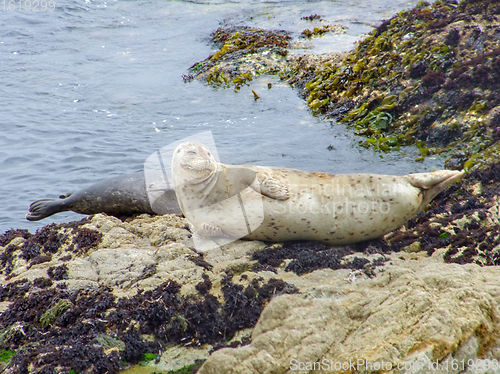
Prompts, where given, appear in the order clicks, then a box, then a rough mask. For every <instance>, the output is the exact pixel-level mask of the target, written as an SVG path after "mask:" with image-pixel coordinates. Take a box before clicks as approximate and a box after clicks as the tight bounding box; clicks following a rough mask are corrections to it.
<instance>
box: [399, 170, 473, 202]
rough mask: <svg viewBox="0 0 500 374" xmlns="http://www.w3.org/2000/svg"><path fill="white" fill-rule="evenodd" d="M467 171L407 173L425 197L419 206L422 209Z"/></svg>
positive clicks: (411, 181)
mask: <svg viewBox="0 0 500 374" xmlns="http://www.w3.org/2000/svg"><path fill="white" fill-rule="evenodd" d="M464 173H465V171H463V170H462V171H458V170H438V171H433V172H432V173H415V174H408V175H406V179H408V181H409V182H410V183H411V184H412V185H413V186H414V187H417V188H420V189H421V190H422V194H423V198H422V202H421V203H420V206H419V211H422V210H423V209H424V208H425V207H426V206H427V204H429V203H430V202H431V200H432V199H434V197H436V195H437V194H438V193H440V192H441V191H444V190H445V189H446V188H448V187H449V186H450V185H451V184H453V183H454V182H456V181H457V180H458V179H460V178H461V177H462V176H463V175H464Z"/></svg>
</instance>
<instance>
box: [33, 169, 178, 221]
mask: <svg viewBox="0 0 500 374" xmlns="http://www.w3.org/2000/svg"><path fill="white" fill-rule="evenodd" d="M66 211H73V212H76V213H80V214H97V213H106V214H108V215H112V216H116V217H121V216H130V215H133V214H141V213H149V214H169V213H172V214H181V210H180V208H179V205H178V204H177V199H176V197H175V191H174V189H173V188H172V189H167V190H165V191H164V192H163V194H162V195H161V196H160V197H159V198H157V199H156V200H155V201H154V204H153V206H151V204H150V200H149V197H148V193H147V189H146V182H145V179H144V172H137V173H133V174H125V175H121V176H118V177H113V178H109V179H106V180H103V181H101V182H98V183H95V184H93V185H90V186H89V187H87V188H84V189H82V190H79V191H77V192H75V193H72V194H65V195H61V196H60V197H59V198H58V199H41V200H37V201H35V202H33V203H32V204H31V205H30V207H29V212H28V213H27V214H26V219H27V220H28V221H38V220H41V219H44V218H46V217H49V216H51V215H53V214H56V213H59V212H66Z"/></svg>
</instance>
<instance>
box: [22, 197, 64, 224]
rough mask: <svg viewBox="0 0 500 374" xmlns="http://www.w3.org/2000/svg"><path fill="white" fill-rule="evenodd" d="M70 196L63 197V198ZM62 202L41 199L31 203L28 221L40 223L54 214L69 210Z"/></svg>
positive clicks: (27, 215) (27, 216)
mask: <svg viewBox="0 0 500 374" xmlns="http://www.w3.org/2000/svg"><path fill="white" fill-rule="evenodd" d="M63 196H64V198H65V197H67V196H68V195H62V196H61V198H62V197H63ZM61 200H62V199H61ZM61 200H55V199H41V200H37V201H35V202H33V203H31V205H30V208H29V211H28V213H27V214H26V216H25V217H26V219H27V220H28V221H39V220H41V219H44V218H47V217H49V216H51V215H53V214H56V213H59V212H64V211H67V210H69V209H68V208H66V206H65V204H64V203H63V202H62V201H61Z"/></svg>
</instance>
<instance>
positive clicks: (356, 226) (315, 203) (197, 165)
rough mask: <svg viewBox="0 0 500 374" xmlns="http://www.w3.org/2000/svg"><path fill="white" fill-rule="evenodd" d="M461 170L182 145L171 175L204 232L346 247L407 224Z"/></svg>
mask: <svg viewBox="0 0 500 374" xmlns="http://www.w3.org/2000/svg"><path fill="white" fill-rule="evenodd" d="M463 174H464V172H463V171H454V170H439V171H435V172H431V173H416V174H408V175H403V176H394V175H379V174H343V175H342V174H341V175H333V174H327V173H317V172H309V171H303V170H295V169H287V168H277V167H265V166H254V165H246V166H245V165H243V166H242V165H239V166H235V165H225V164H221V163H218V162H216V161H215V159H214V157H213V156H212V154H211V153H210V151H209V150H208V148H207V147H206V146H204V145H203V144H200V143H196V142H186V143H182V144H180V145H179V146H178V147H177V148H176V150H175V151H174V154H173V158H172V176H173V179H174V185H175V190H176V195H177V199H178V202H179V205H180V207H181V210H182V211H183V213H184V216H185V217H186V218H187V219H188V220H189V221H190V223H191V224H192V225H193V226H194V228H195V231H196V233H197V234H198V235H199V236H201V237H208V238H210V237H221V238H224V237H227V238H244V239H250V240H265V241H271V242H282V241H287V240H316V241H321V242H324V243H327V244H332V245H343V244H350V243H356V242H360V241H365V240H370V239H375V238H378V237H380V236H382V235H384V234H387V233H389V232H391V231H393V230H395V229H397V228H399V227H400V226H402V225H403V224H404V223H405V222H406V221H407V220H408V219H409V218H411V217H413V216H414V215H415V214H417V213H418V212H420V211H422V210H423V209H424V208H425V207H426V206H427V204H428V203H429V202H430V201H431V200H432V199H433V198H434V197H435V196H436V195H437V194H438V193H439V192H441V191H443V190H444V189H446V188H447V187H448V186H450V185H451V184H452V183H453V182H455V181H456V180H458V179H459V178H460V177H461V176H462V175H463Z"/></svg>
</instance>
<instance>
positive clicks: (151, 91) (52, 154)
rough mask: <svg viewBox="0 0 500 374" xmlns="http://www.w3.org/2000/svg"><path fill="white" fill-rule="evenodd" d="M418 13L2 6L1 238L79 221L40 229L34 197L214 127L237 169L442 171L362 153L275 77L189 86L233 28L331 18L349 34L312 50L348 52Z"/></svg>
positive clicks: (168, 5) (399, 157) (137, 162)
mask: <svg viewBox="0 0 500 374" xmlns="http://www.w3.org/2000/svg"><path fill="white" fill-rule="evenodd" d="M22 1H23V2H24V0H22ZM415 3H416V1H400V0H391V1H383V0H375V1H373V0H362V1H356V2H354V1H347V0H339V1H278V2H262V1H245V2H227V1H192V2H187V1H166V0H152V1H142V0H134V1H127V0H119V1H103V0H96V1H89V0H87V1H84V0H80V1H73V0H55V10H54V11H49V10H47V11H38V12H34V11H27V10H25V9H22V10H19V3H18V2H17V1H16V3H15V4H16V9H15V10H8V9H5V10H4V9H0V36H1V37H0V100H1V102H0V105H1V112H0V233H2V232H4V231H5V230H7V229H9V228H27V229H29V230H30V231H31V232H34V231H35V230H36V229H37V228H40V227H41V226H43V225H45V224H48V223H51V222H67V221H70V220H75V219H80V218H81V217H82V216H81V215H78V214H76V213H62V214H58V215H56V216H53V217H49V218H47V219H45V220H42V221H39V222H28V221H26V220H25V218H24V215H25V214H26V212H27V210H28V207H29V204H30V203H31V202H32V201H34V200H37V199H40V198H48V197H57V196H59V195H60V194H62V193H68V192H72V191H76V190H78V189H80V188H82V187H84V186H87V185H89V184H91V183H95V182H97V181H100V180H102V179H105V178H108V177H111V176H115V175H120V174H124V173H129V172H134V171H139V170H142V168H143V164H144V162H145V160H146V158H147V157H148V156H149V155H150V154H151V153H153V152H154V151H156V150H157V149H159V148H161V147H163V146H165V145H167V144H168V143H170V142H172V141H174V140H177V139H181V138H183V137H185V136H189V135H194V134H196V133H198V132H202V131H207V130H212V133H213V136H214V139H215V142H216V145H217V150H218V153H219V156H220V160H221V161H222V162H225V163H233V164H243V163H256V164H260V165H274V166H285V167H293V168H299V169H307V170H314V171H326V172H331V173H348V172H379V173H387V174H406V173H408V172H416V171H429V170H432V169H436V168H440V167H442V165H443V162H442V160H440V159H428V160H426V161H425V163H417V162H414V161H413V160H414V159H415V157H416V156H415V155H416V150H415V149H412V148H409V149H405V152H406V155H403V154H401V153H399V152H396V153H393V154H390V155H384V157H383V158H380V156H379V154H376V153H374V152H373V151H371V150H366V149H363V148H360V147H358V146H357V142H358V140H360V139H359V138H357V137H355V136H353V135H352V132H351V131H348V130H346V128H345V127H344V126H343V125H333V126H332V125H331V124H330V123H329V122H320V121H318V120H317V119H316V118H314V117H312V116H311V114H310V112H309V111H308V109H307V106H306V105H305V103H304V101H303V100H301V99H300V98H299V97H298V96H297V93H296V92H295V91H293V90H292V89H291V88H290V87H288V86H286V85H285V84H282V83H280V82H279V80H278V79H277V78H275V77H261V78H259V79H256V80H255V81H253V82H252V84H251V86H250V87H243V88H242V89H241V91H240V92H238V93H235V92H234V91H233V90H230V89H229V90H214V89H212V88H210V87H207V86H205V85H203V84H201V83H199V82H191V83H187V84H186V83H184V82H183V80H182V75H183V74H186V73H187V69H188V68H189V66H191V65H193V64H194V63H195V62H197V61H201V60H203V59H205V58H206V57H207V56H208V55H209V54H210V53H211V52H213V51H214V50H215V47H214V46H213V45H211V44H210V43H209V41H208V37H209V34H210V32H212V31H213V30H215V29H216V28H217V27H219V26H220V25H235V24H236V25H250V26H258V27H264V28H271V29H286V30H290V31H292V32H293V33H294V36H295V37H298V35H299V34H300V32H301V31H302V30H303V29H305V28H311V27H312V26H314V24H311V23H310V22H307V21H303V20H300V18H301V17H302V16H308V15H311V14H320V15H322V16H323V19H325V20H326V21H327V22H328V23H341V24H343V25H345V26H347V27H348V30H347V33H346V34H343V35H328V36H326V37H323V38H321V39H315V40H313V43H314V44H315V45H316V48H315V49H313V50H312V51H311V52H313V53H325V52H332V51H333V52H336V51H345V50H348V49H351V48H352V47H353V43H354V42H355V41H356V40H359V39H360V38H362V37H363V35H364V34H366V33H368V32H370V31H371V29H372V27H371V26H370V25H377V24H378V23H379V22H380V20H382V19H384V18H389V17H391V16H392V15H394V14H395V13H396V12H398V11H400V10H402V9H405V8H409V7H411V6H413V5H415ZM7 4H8V3H7ZM23 4H24V3H23ZM0 7H3V4H2V3H0ZM323 24H325V23H323ZM317 25H319V24H317ZM269 82H272V83H273V88H272V89H271V90H268V89H267V84H268V83H269ZM252 89H253V90H255V91H256V92H258V93H259V95H260V96H261V99H260V100H258V101H257V102H256V101H254V100H253V94H252V92H251V90H252ZM330 145H331V147H329V146H330ZM328 148H330V149H331V150H328Z"/></svg>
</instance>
